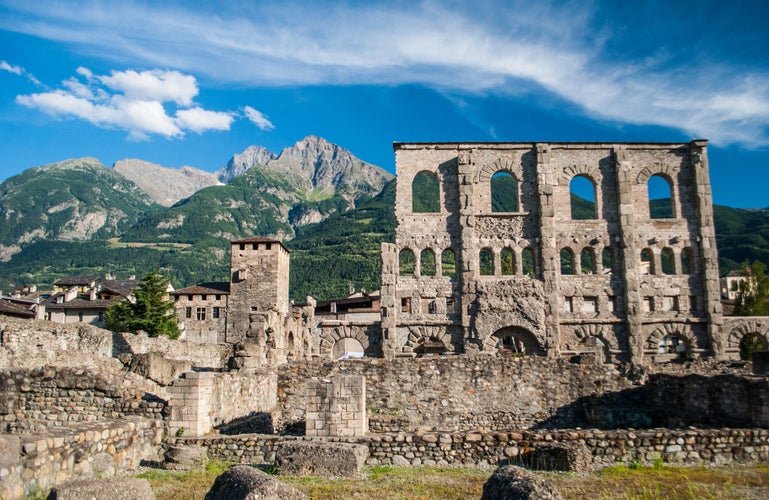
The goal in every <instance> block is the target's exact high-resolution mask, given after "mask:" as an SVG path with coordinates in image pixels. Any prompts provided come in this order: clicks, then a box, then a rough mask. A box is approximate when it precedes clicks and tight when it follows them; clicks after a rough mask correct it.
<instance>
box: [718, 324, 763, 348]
mask: <svg viewBox="0 0 769 500" xmlns="http://www.w3.org/2000/svg"><path fill="white" fill-rule="evenodd" d="M751 333H755V334H758V335H760V336H761V337H762V338H763V339H764V342H767V341H769V327H767V325H766V322H760V321H755V320H747V321H743V322H740V324H739V325H737V326H735V327H734V328H732V329H731V330H729V336H728V337H727V338H726V347H727V349H737V350H739V349H740V343H741V342H742V339H743V338H744V337H745V336H746V335H748V334H751Z"/></svg>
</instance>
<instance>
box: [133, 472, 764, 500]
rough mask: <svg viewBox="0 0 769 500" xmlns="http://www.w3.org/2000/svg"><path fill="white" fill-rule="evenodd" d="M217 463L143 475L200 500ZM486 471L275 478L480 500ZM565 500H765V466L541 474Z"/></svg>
mask: <svg viewBox="0 0 769 500" xmlns="http://www.w3.org/2000/svg"><path fill="white" fill-rule="evenodd" d="M226 468H227V465H226V464H222V463H213V464H210V465H209V466H208V467H207V468H206V470H205V471H194V472H169V471H155V470H153V471H148V472H145V473H143V474H141V475H140V476H139V477H144V478H146V479H148V480H149V481H150V484H151V485H152V490H153V491H154V493H155V496H156V497H157V498H158V500H166V499H185V500H189V499H202V498H203V497H204V496H205V494H206V492H207V491H208V490H209V488H210V487H211V485H212V484H213V482H214V479H215V478H216V476H217V475H218V474H220V473H221V472H223V471H224V470H226ZM491 473H492V471H491V470H489V469H473V468H441V467H414V468H398V467H373V468H370V469H368V470H367V477H366V478H365V479H344V478H339V479H326V478H300V477H289V476H278V477H279V478H280V479H281V480H282V481H284V482H286V483H289V484H292V485H294V486H295V487H296V488H298V489H300V490H302V491H304V492H305V493H307V494H308V495H309V496H311V497H312V498H313V499H317V500H322V499H332V498H333V499H342V498H387V499H388V500H397V499H464V498H480V496H481V492H482V490H483V483H484V482H486V479H488V477H489V476H490V475H491ZM541 474H542V475H543V476H544V477H546V478H547V479H549V480H550V481H552V482H553V483H554V484H555V487H556V488H557V489H558V490H559V491H560V492H561V494H563V496H564V497H565V498H575V499H578V498H595V499H609V498H611V499H614V498H624V499H657V498H660V499H662V498H664V499H678V498H682V499H711V498H712V499H716V498H719V499H721V498H723V499H726V498H728V499H769V465H760V466H752V467H736V466H735V467H675V466H661V465H657V466H653V467H633V466H630V467H627V466H616V467H610V468H608V469H603V470H600V471H596V472H594V473H592V474H583V475H582V474H570V473H556V472H548V473H546V472H543V473H541Z"/></svg>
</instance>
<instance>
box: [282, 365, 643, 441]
mask: <svg viewBox="0 0 769 500" xmlns="http://www.w3.org/2000/svg"><path fill="white" fill-rule="evenodd" d="M336 375H363V376H365V377H366V406H367V408H368V412H369V426H370V429H371V430H372V431H377V432H395V431H416V430H418V429H422V430H425V429H427V430H430V429H440V430H446V431H463V430H464V431H469V430H478V429H486V430H491V429H518V428H520V429H525V428H529V427H532V426H534V425H537V424H540V423H542V422H545V421H547V420H549V419H552V417H553V416H554V415H556V412H557V411H558V410H559V409H560V408H563V409H565V410H563V411H562V412H561V413H560V414H559V415H558V420H557V421H553V422H552V426H553V427H576V426H577V425H579V424H578V419H577V415H575V413H574V412H573V411H571V410H569V409H568V405H569V404H570V403H572V402H573V401H574V400H576V399H578V398H580V397H582V396H587V395H592V394H603V393H606V392H612V391H620V390H623V389H627V388H631V387H633V384H632V383H631V382H630V381H629V380H627V379H626V378H623V377H621V376H620V374H619V372H618V371H617V368H616V367H615V366H613V365H596V364H592V363H590V364H572V363H569V362H568V361H566V360H560V359H558V360H556V359H546V358H542V357H537V356H527V357H511V356H504V357H494V358H491V357H489V356H469V355H463V356H441V357H433V358H405V359H394V360H384V359H371V358H364V359H361V360H349V361H339V362H322V361H312V362H297V363H293V364H290V365H286V366H283V367H280V368H279V377H278V393H279V403H280V409H281V414H280V422H279V425H278V426H276V428H280V429H283V428H285V427H287V426H290V425H292V424H294V423H296V422H300V421H303V420H304V419H305V413H304V412H305V401H304V398H303V395H302V391H301V388H302V385H303V382H304V381H305V380H309V379H311V378H320V379H329V378H331V377H333V376H336ZM574 410H575V411H577V409H576V408H575V409H574Z"/></svg>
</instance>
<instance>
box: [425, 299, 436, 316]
mask: <svg viewBox="0 0 769 500" xmlns="http://www.w3.org/2000/svg"><path fill="white" fill-rule="evenodd" d="M435 312H436V307H435V301H434V300H431V301H429V302H428V303H427V313H428V314H435Z"/></svg>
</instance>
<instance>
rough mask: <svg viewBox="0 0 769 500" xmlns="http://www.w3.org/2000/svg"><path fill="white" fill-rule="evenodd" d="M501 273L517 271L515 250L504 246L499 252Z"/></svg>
mask: <svg viewBox="0 0 769 500" xmlns="http://www.w3.org/2000/svg"><path fill="white" fill-rule="evenodd" d="M499 267H500V270H499V273H500V274H514V273H515V260H514V259H513V251H512V250H511V249H509V248H503V249H502V252H500V254H499Z"/></svg>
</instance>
